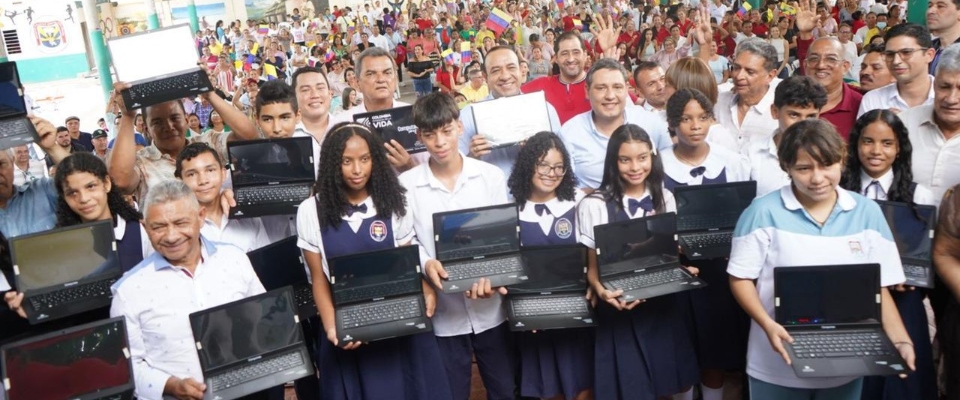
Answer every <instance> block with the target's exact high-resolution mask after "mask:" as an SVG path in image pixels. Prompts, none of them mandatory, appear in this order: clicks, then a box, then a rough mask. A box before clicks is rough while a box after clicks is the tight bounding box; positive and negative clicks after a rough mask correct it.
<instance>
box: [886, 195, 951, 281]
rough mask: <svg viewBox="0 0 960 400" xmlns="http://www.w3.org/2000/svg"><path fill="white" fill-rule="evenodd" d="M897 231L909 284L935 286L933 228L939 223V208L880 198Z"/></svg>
mask: <svg viewBox="0 0 960 400" xmlns="http://www.w3.org/2000/svg"><path fill="white" fill-rule="evenodd" d="M877 203H878V204H880V209H881V210H883V215H884V217H885V218H886V219H887V223H888V224H889V225H890V230H891V231H892V232H893V239H894V241H896V242H897V250H899V251H900V262H901V263H902V264H903V274H904V275H906V277H907V281H906V284H907V285H910V286H916V287H922V288H933V285H934V284H933V281H934V279H933V277H934V276H935V275H936V273H935V272H934V270H933V260H932V258H931V257H930V251H931V248H932V247H933V232H934V229H936V226H937V208H936V207H934V206H925V205H920V204H917V205H910V204H907V203H898V202H893V201H880V200H878V201H877Z"/></svg>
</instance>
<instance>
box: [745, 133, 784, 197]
mask: <svg viewBox="0 0 960 400" xmlns="http://www.w3.org/2000/svg"><path fill="white" fill-rule="evenodd" d="M774 136H776V133H774ZM774 136H770V138H769V139H766V140H763V141H756V142H753V143H750V144H749V145H747V147H744V149H743V151H742V152H741V153H742V154H743V155H745V156H747V159H748V160H749V162H750V180H753V181H757V197H762V196H764V195H766V194H767V193H771V192H775V191H777V190H780V188H782V187H784V186H785V185H789V184H790V176H789V175H787V173H786V171H784V170H783V169H781V168H780V157H779V156H778V155H777V143H776V142H774V140H773V137H774Z"/></svg>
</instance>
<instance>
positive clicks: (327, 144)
mask: <svg viewBox="0 0 960 400" xmlns="http://www.w3.org/2000/svg"><path fill="white" fill-rule="evenodd" d="M354 136H358V137H360V138H361V139H363V140H364V141H366V142H367V147H368V148H369V149H370V159H371V163H372V165H373V168H371V169H370V178H369V180H368V181H367V192H368V194H369V195H370V197H372V199H373V205H374V206H375V207H376V208H377V216H379V217H381V218H389V217H392V216H394V215H398V216H403V215H406V214H407V210H406V207H407V200H406V197H404V193H406V191H407V190H406V189H405V188H404V187H403V186H401V185H400V180H399V179H397V174H396V173H394V172H393V169H392V168H390V162H389V161H388V160H387V153H386V150H384V148H383V145H382V143H383V141H382V140H380V139H379V138H378V137H377V136H376V135H375V134H374V133H373V132H371V131H370V128H367V127H366V126H364V125H360V124H357V123H355V122H341V123H339V124H336V125H334V126H333V128H331V129H330V132H329V133H327V137H326V138H325V139H324V140H323V146H322V147H321V151H320V168H319V172H318V174H317V181H316V183H315V184H314V188H313V191H314V193H316V194H317V200H318V202H319V203H320V204H319V207H320V208H319V210H317V212H318V215H319V220H320V227H321V228H326V227H331V226H332V227H334V228H336V227H339V226H340V223H341V222H342V221H343V216H344V215H346V213H347V210H348V208H349V207H350V201H349V199H347V194H346V192H345V191H344V188H345V187H346V185H345V183H344V182H343V168H342V164H343V151H344V149H345V148H346V146H347V140H349V139H350V138H352V137H354Z"/></svg>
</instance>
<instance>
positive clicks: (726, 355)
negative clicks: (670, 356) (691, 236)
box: [662, 89, 750, 400]
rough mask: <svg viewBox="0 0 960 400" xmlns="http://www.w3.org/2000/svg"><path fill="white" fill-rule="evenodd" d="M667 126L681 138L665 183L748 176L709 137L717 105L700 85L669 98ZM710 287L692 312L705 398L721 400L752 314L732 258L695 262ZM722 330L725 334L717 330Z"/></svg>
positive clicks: (742, 355)
mask: <svg viewBox="0 0 960 400" xmlns="http://www.w3.org/2000/svg"><path fill="white" fill-rule="evenodd" d="M666 112H667V125H668V126H669V127H670V131H671V134H672V135H673V136H675V137H676V138H677V143H676V144H675V145H673V147H672V148H670V149H667V150H666V151H663V153H662V160H663V171H664V173H665V176H664V186H665V187H666V188H667V189H668V190H671V191H672V190H673V189H674V188H675V187H677V186H688V185H709V184H720V183H727V182H740V181H745V180H747V179H749V177H750V173H749V171H748V170H749V166H748V161H747V158H746V157H744V156H742V155H740V154H737V153H734V152H733V151H730V150H728V149H727V148H725V147H723V146H717V145H711V144H709V143H708V142H707V141H706V137H707V132H708V131H709V130H710V125H711V124H712V123H713V104H712V103H711V102H710V100H709V99H708V98H707V96H706V95H704V94H703V93H702V92H700V91H699V90H697V89H681V90H679V91H677V92H676V93H674V95H673V96H671V97H670V99H669V100H668V101H667V110H666ZM681 260H682V262H683V263H684V265H692V266H695V267H697V268H698V269H699V270H700V279H703V280H705V281H707V283H708V285H707V287H705V288H703V289H700V290H694V291H691V292H688V293H683V294H681V295H682V296H688V297H689V298H690V302H691V305H692V306H691V312H692V314H693V322H694V333H695V337H696V345H697V359H698V360H700V379H701V387H700V389H701V393H703V400H722V399H723V381H724V372H725V371H728V370H742V369H743V368H744V366H745V365H746V353H747V334H748V333H749V328H750V318H749V317H747V314H746V313H744V312H743V309H741V308H740V306H738V305H737V302H736V300H734V298H733V294H732V293H730V285H729V284H728V281H729V277H728V276H727V271H726V266H727V261H726V259H723V258H718V259H712V260H697V261H690V260H687V259H686V258H685V257H683V256H682V255H681ZM718 332H722V334H718Z"/></svg>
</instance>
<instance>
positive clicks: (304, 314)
mask: <svg viewBox="0 0 960 400" xmlns="http://www.w3.org/2000/svg"><path fill="white" fill-rule="evenodd" d="M247 258H249V259H250V264H253V270H254V272H256V273H257V277H258V278H260V283H262V284H263V288H264V289H267V290H274V289H280V288H282V287H284V286H291V287H292V288H293V301H294V304H296V306H297V315H299V316H300V318H301V319H306V318H309V317H313V316H316V315H317V303H315V302H314V301H313V286H311V285H310V282H309V281H307V270H306V269H305V268H306V264H305V263H304V262H303V255H302V253H301V252H300V248H299V247H297V237H296V236H290V237H288V238H286V239H281V240H280V241H278V242H276V243H271V244H269V245H266V246H263V247H261V248H259V249H256V250H253V251H251V252H249V253H247Z"/></svg>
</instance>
